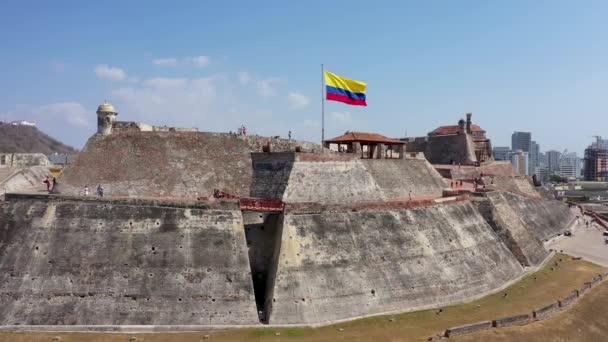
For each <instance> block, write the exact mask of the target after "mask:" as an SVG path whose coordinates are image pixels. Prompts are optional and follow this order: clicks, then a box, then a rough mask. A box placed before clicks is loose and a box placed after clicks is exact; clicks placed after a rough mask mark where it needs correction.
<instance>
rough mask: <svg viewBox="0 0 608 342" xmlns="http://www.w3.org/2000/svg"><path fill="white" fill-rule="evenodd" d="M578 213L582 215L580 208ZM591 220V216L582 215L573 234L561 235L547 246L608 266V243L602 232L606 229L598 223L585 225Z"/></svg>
mask: <svg viewBox="0 0 608 342" xmlns="http://www.w3.org/2000/svg"><path fill="white" fill-rule="evenodd" d="M575 213H576V215H579V216H581V215H580V212H579V211H578V209H576V210H575ZM584 220H588V221H590V220H591V219H590V218H589V216H586V217H582V216H581V219H580V220H579V223H578V224H576V225H575V226H574V227H573V228H572V230H571V231H572V233H573V236H571V237H567V236H564V237H559V238H557V239H555V240H553V241H550V242H548V243H547V244H546V248H552V249H554V250H557V251H558V252H559V251H561V250H563V251H564V253H567V254H569V255H572V256H576V257H583V259H585V260H589V261H591V262H594V263H596V264H598V265H601V266H604V267H608V244H606V243H605V242H604V236H602V233H603V231H604V229H603V228H602V227H600V226H599V225H597V224H593V225H591V226H590V227H589V228H587V226H586V225H585V221H584Z"/></svg>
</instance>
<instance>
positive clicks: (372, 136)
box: [325, 132, 405, 145]
mask: <svg viewBox="0 0 608 342" xmlns="http://www.w3.org/2000/svg"><path fill="white" fill-rule="evenodd" d="M355 141H358V142H366V143H380V144H392V145H402V144H405V142H404V141H400V140H397V139H391V138H388V137H385V136H384V135H382V134H377V133H365V132H346V133H345V134H344V135H341V136H339V137H336V138H333V139H329V140H325V142H326V143H334V144H337V143H349V142H355Z"/></svg>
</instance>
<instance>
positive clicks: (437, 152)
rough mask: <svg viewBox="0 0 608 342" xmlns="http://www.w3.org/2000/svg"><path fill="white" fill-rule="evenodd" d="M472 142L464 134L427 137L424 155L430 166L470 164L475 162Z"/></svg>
mask: <svg viewBox="0 0 608 342" xmlns="http://www.w3.org/2000/svg"><path fill="white" fill-rule="evenodd" d="M472 146H473V145H472V141H470V139H467V135H466V134H455V135H442V136H432V137H428V141H427V144H426V150H425V151H424V155H425V157H426V159H427V160H428V161H429V162H430V163H431V164H451V163H452V162H455V163H456V164H458V163H461V164H463V165H464V164H471V163H473V162H474V161H476V158H475V153H474V149H473V150H472V149H471V148H472Z"/></svg>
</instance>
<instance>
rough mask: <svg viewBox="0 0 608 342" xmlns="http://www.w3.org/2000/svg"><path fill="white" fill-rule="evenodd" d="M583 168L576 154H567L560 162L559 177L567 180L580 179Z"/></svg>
mask: <svg viewBox="0 0 608 342" xmlns="http://www.w3.org/2000/svg"><path fill="white" fill-rule="evenodd" d="M581 167H582V164H581V160H580V158H579V157H578V156H577V155H576V152H571V153H566V154H564V155H562V156H561V158H560V161H559V175H560V176H562V177H566V178H577V177H580V175H581Z"/></svg>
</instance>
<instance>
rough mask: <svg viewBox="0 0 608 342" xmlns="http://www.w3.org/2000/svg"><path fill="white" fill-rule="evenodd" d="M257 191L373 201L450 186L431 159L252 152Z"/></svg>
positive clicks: (426, 194) (431, 194)
mask: <svg viewBox="0 0 608 342" xmlns="http://www.w3.org/2000/svg"><path fill="white" fill-rule="evenodd" d="M252 160H253V180H252V186H251V195H252V196H253V197H261V198H274V199H280V200H282V201H284V202H286V203H303V202H316V203H321V204H351V203H365V202H367V203H371V202H381V201H395V200H409V198H410V195H411V197H412V199H416V198H437V197H441V195H442V192H443V189H444V188H445V187H446V186H447V185H446V184H445V182H444V181H443V179H442V178H441V176H440V175H439V173H438V172H437V171H435V170H434V169H433V168H432V166H431V165H430V164H429V163H428V162H427V161H426V160H420V159H405V160H403V159H395V160H392V159H384V160H376V159H355V158H348V157H347V156H341V155H329V156H321V155H316V154H299V153H271V154H268V153H253V154H252Z"/></svg>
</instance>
